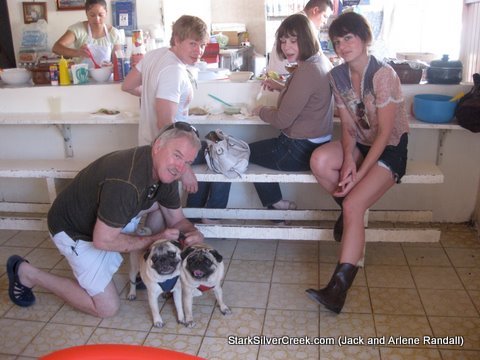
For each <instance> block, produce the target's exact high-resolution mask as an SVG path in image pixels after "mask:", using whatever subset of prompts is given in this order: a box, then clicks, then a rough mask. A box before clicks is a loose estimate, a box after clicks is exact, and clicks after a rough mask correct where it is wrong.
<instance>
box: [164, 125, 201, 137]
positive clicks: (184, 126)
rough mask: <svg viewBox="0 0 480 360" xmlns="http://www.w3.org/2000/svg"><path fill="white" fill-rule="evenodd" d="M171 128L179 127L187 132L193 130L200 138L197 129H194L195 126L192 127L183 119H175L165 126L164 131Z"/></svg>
mask: <svg viewBox="0 0 480 360" xmlns="http://www.w3.org/2000/svg"><path fill="white" fill-rule="evenodd" d="M172 129H179V130H182V131H187V132H191V131H193V132H194V133H195V135H197V137H198V138H200V135H199V134H198V130H197V129H195V127H193V126H192V125H190V124H189V123H187V122H185V121H176V122H174V123H172V124H171V125H168V126H167V127H166V128H165V130H164V131H168V130H172Z"/></svg>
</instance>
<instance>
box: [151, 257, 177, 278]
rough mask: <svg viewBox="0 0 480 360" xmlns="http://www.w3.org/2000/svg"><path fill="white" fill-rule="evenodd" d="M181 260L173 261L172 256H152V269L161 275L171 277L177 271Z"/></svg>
mask: <svg viewBox="0 0 480 360" xmlns="http://www.w3.org/2000/svg"><path fill="white" fill-rule="evenodd" d="M179 263H180V260H179V259H176V258H175V259H172V258H171V257H170V256H168V255H165V256H156V255H154V256H152V268H153V269H155V271H156V272H157V273H158V274H159V275H170V274H172V273H173V272H174V271H175V270H177V267H178V264H179Z"/></svg>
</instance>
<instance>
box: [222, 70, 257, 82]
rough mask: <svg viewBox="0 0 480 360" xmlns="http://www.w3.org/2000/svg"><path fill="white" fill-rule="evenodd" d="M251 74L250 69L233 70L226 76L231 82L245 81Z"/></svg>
mask: <svg viewBox="0 0 480 360" xmlns="http://www.w3.org/2000/svg"><path fill="white" fill-rule="evenodd" d="M252 76H253V72H251V71H234V72H231V73H230V75H229V76H228V78H229V79H230V81H233V82H245V81H248V80H250V78H251V77H252Z"/></svg>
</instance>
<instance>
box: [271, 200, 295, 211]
mask: <svg viewBox="0 0 480 360" xmlns="http://www.w3.org/2000/svg"><path fill="white" fill-rule="evenodd" d="M272 206H273V208H274V209H275V210H297V204H296V203H295V202H294V201H289V200H280V201H279V202H277V203H275V204H273V205H272Z"/></svg>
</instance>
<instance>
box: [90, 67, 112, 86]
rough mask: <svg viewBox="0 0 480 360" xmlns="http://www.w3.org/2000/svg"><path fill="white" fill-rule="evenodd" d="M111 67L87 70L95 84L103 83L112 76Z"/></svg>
mask: <svg viewBox="0 0 480 360" xmlns="http://www.w3.org/2000/svg"><path fill="white" fill-rule="evenodd" d="M112 69H113V67H112V66H102V67H101V68H100V69H93V68H92V69H88V72H89V73H90V77H91V78H92V79H94V80H95V81H97V82H105V81H108V80H109V79H110V76H112Z"/></svg>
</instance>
